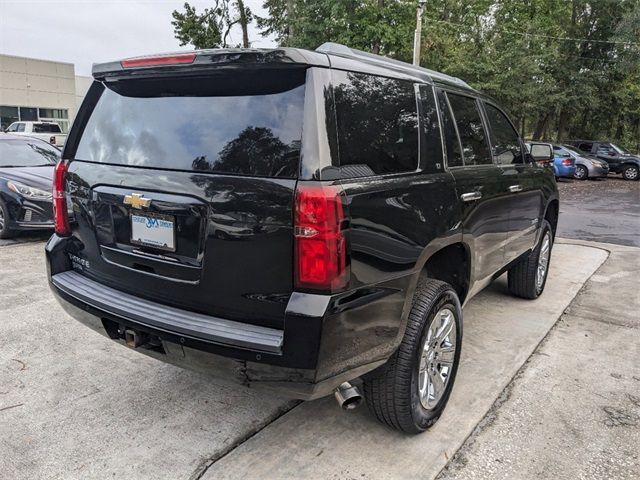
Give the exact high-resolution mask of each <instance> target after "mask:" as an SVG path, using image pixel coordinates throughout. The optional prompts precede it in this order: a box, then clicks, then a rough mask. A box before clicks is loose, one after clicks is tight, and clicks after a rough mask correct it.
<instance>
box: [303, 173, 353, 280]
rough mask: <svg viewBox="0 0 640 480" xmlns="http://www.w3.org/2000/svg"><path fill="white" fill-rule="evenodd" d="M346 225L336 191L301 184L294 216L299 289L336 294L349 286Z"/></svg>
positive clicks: (319, 185) (323, 186) (314, 185)
mask: <svg viewBox="0 0 640 480" xmlns="http://www.w3.org/2000/svg"><path fill="white" fill-rule="evenodd" d="M343 221H344V210H343V207H342V199H341V197H340V190H339V189H338V188H337V187H334V186H327V185H321V184H317V183H314V184H307V185H305V184H302V183H299V184H298V187H297V189H296V200H295V214H294V235H295V246H294V249H295V275H294V277H295V284H296V287H298V288H302V289H312V290H321V291H328V292H334V291H337V290H339V289H341V288H343V287H344V286H346V284H347V280H348V274H349V272H348V269H347V252H346V241H345V238H344V232H343V230H342V227H343Z"/></svg>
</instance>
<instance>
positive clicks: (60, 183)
mask: <svg viewBox="0 0 640 480" xmlns="http://www.w3.org/2000/svg"><path fill="white" fill-rule="evenodd" d="M68 169H69V162H68V161H67V160H60V161H59V162H58V164H57V165H56V169H55V172H54V174H53V219H54V222H55V231H56V234H58V235H60V236H62V237H66V236H69V235H71V226H70V225H69V213H68V211H67V197H66V195H65V189H64V183H65V177H66V175H67V170H68Z"/></svg>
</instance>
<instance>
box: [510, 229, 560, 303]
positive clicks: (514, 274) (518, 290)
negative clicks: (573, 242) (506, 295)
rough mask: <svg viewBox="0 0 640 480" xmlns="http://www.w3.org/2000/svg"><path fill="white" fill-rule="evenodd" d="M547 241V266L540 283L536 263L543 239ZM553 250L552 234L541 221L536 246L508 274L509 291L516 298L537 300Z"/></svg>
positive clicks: (546, 274)
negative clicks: (540, 231)
mask: <svg viewBox="0 0 640 480" xmlns="http://www.w3.org/2000/svg"><path fill="white" fill-rule="evenodd" d="M547 238H548V239H549V248H548V257H547V266H546V269H545V272H544V277H543V278H542V282H541V283H539V282H538V280H537V273H538V263H539V260H540V255H541V251H542V248H543V245H544V243H545V239H547ZM552 248H553V232H552V230H551V225H550V224H549V222H548V221H546V220H543V221H542V234H541V235H540V240H539V241H538V245H536V248H534V249H533V251H532V252H531V253H530V254H529V255H527V256H526V257H525V258H524V259H522V260H521V261H520V262H518V263H517V264H516V265H514V266H513V267H511V268H510V269H509V272H508V277H507V278H508V283H509V291H510V292H511V293H512V294H513V295H515V296H516V297H521V298H527V299H530V300H533V299H535V298H538V297H539V296H540V295H541V294H542V292H543V291H544V287H545V285H546V284H547V277H548V276H549V266H550V265H551V249H552Z"/></svg>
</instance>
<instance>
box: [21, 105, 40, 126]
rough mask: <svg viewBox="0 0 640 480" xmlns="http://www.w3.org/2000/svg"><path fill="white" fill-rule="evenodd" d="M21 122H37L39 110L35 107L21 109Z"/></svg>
mask: <svg viewBox="0 0 640 480" xmlns="http://www.w3.org/2000/svg"><path fill="white" fill-rule="evenodd" d="M20 121H22V122H37V121H38V109H37V108H35V107H20Z"/></svg>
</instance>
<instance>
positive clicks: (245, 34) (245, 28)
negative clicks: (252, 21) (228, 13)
mask: <svg viewBox="0 0 640 480" xmlns="http://www.w3.org/2000/svg"><path fill="white" fill-rule="evenodd" d="M238 10H239V11H240V27H241V28H242V46H243V47H244V48H249V22H248V21H247V10H246V8H245V7H244V1H243V0H238Z"/></svg>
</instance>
